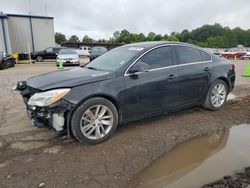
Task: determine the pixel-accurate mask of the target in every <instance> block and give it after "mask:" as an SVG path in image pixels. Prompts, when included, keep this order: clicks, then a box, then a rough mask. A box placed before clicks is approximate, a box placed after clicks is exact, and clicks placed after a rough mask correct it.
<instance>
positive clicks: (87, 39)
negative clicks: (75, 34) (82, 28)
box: [82, 35, 93, 43]
mask: <svg viewBox="0 0 250 188" xmlns="http://www.w3.org/2000/svg"><path fill="white" fill-rule="evenodd" d="M82 42H87V43H91V42H93V39H92V38H90V37H89V36H88V35H85V36H84V37H83V39H82Z"/></svg>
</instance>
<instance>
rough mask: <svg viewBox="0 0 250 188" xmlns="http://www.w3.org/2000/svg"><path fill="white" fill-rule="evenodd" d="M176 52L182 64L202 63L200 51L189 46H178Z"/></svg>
mask: <svg viewBox="0 0 250 188" xmlns="http://www.w3.org/2000/svg"><path fill="white" fill-rule="evenodd" d="M176 51H177V55H178V59H179V63H180V64H186V63H193V62H200V61H202V60H201V53H200V50H197V49H195V48H192V47H188V46H177V47H176Z"/></svg>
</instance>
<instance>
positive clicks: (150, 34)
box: [147, 32, 156, 41]
mask: <svg viewBox="0 0 250 188" xmlns="http://www.w3.org/2000/svg"><path fill="white" fill-rule="evenodd" d="M155 35H156V34H155V33H154V32H150V33H149V34H148V36H147V41H154V40H155Z"/></svg>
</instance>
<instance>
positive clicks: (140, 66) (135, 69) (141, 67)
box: [129, 62, 151, 74]
mask: <svg viewBox="0 0 250 188" xmlns="http://www.w3.org/2000/svg"><path fill="white" fill-rule="evenodd" d="M150 69H151V68H150V66H148V65H147V64H146V63H143V62H137V63H135V64H134V65H133V66H132V67H131V68H130V69H129V73H130V74H136V73H140V72H149V71H150Z"/></svg>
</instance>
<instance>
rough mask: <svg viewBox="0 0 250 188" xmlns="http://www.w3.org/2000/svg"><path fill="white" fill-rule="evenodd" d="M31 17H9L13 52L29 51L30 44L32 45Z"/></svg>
mask: <svg viewBox="0 0 250 188" xmlns="http://www.w3.org/2000/svg"><path fill="white" fill-rule="evenodd" d="M29 19H30V18H26V17H8V26H9V35H10V43H11V47H12V52H13V53H15V52H19V53H22V52H26V53H27V52H28V44H29V45H30V46H32V38H31V30H30V20H29ZM31 48H32V47H31Z"/></svg>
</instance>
